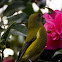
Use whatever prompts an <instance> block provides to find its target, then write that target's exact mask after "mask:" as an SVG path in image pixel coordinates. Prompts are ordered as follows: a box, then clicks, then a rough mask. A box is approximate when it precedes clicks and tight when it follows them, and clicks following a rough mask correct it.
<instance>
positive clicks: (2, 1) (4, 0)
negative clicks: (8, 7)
mask: <svg viewBox="0 0 62 62" xmlns="http://www.w3.org/2000/svg"><path fill="white" fill-rule="evenodd" d="M7 3H8V0H0V8H1V7H3V6H4V5H5V4H7Z"/></svg>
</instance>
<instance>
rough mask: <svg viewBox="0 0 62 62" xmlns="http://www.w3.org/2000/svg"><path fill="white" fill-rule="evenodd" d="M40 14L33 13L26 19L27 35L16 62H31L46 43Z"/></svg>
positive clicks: (45, 33)
mask: <svg viewBox="0 0 62 62" xmlns="http://www.w3.org/2000/svg"><path fill="white" fill-rule="evenodd" d="M41 16H42V14H40V13H34V14H31V15H30V16H29V19H28V34H27V37H26V40H25V43H24V45H23V46H22V49H21V51H20V53H19V56H18V60H17V61H18V62H32V61H34V60H36V59H37V58H38V57H39V56H40V54H41V53H42V52H43V50H44V48H45V46H46V43H47V32H46V30H45V27H44V26H43V24H42V19H41Z"/></svg>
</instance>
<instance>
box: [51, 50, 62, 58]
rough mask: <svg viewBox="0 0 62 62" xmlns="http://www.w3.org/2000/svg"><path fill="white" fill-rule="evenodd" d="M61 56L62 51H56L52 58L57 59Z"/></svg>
mask: <svg viewBox="0 0 62 62" xmlns="http://www.w3.org/2000/svg"><path fill="white" fill-rule="evenodd" d="M59 54H62V49H60V50H58V51H56V52H55V53H54V55H53V56H52V58H53V57H55V56H57V55H59Z"/></svg>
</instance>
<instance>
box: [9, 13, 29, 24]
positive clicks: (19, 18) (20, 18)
mask: <svg viewBox="0 0 62 62" xmlns="http://www.w3.org/2000/svg"><path fill="white" fill-rule="evenodd" d="M27 19H28V15H27V14H25V13H21V14H18V15H15V16H12V17H10V18H8V21H9V23H10V22H12V21H17V23H21V22H25V21H27Z"/></svg>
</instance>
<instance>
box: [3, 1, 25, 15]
mask: <svg viewBox="0 0 62 62" xmlns="http://www.w3.org/2000/svg"><path fill="white" fill-rule="evenodd" d="M24 8H25V3H24V2H23V1H17V2H16V1H15V2H13V3H11V4H10V5H8V7H7V9H6V10H5V11H4V13H3V14H4V15H6V16H10V15H12V14H13V13H15V12H16V11H19V10H22V9H24Z"/></svg>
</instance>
